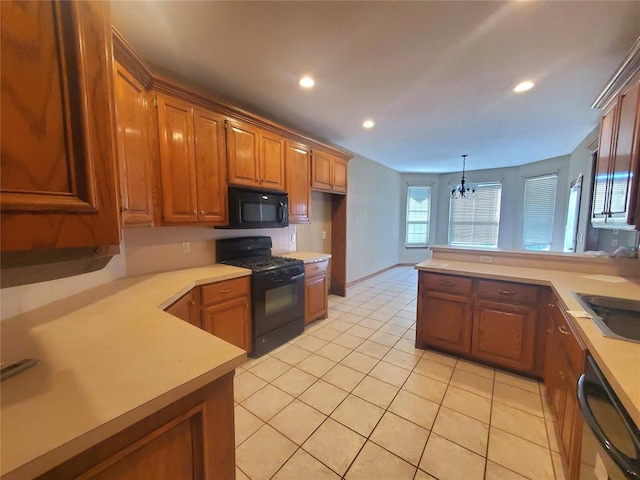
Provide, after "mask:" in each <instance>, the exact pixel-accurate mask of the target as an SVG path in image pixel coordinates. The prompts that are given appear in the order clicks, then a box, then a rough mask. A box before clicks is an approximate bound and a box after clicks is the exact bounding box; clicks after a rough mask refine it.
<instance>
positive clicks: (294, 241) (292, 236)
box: [291, 233, 296, 243]
mask: <svg viewBox="0 0 640 480" xmlns="http://www.w3.org/2000/svg"><path fill="white" fill-rule="evenodd" d="M291 243H296V234H295V233H292V234H291Z"/></svg>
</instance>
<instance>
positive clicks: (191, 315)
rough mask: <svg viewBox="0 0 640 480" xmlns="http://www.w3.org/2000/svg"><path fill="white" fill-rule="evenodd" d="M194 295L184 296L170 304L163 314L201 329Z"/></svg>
mask: <svg viewBox="0 0 640 480" xmlns="http://www.w3.org/2000/svg"><path fill="white" fill-rule="evenodd" d="M194 295H195V292H194V291H191V292H189V293H186V294H184V295H183V296H182V297H180V298H179V299H178V300H176V301H175V302H174V303H173V304H171V305H170V306H169V307H168V308H167V309H166V310H165V312H167V313H170V314H171V315H173V316H174V317H178V318H179V319H180V320H184V321H185V322H187V323H190V324H191V325H195V326H196V327H198V328H201V321H200V315H199V312H198V307H197V305H196V301H195V298H194Z"/></svg>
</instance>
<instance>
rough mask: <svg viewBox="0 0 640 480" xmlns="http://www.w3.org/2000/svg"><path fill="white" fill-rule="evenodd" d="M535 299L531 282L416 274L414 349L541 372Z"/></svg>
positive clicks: (539, 324)
mask: <svg viewBox="0 0 640 480" xmlns="http://www.w3.org/2000/svg"><path fill="white" fill-rule="evenodd" d="M538 297H539V287H537V286H535V285H526V284H518V283H513V282H503V281H495V280H484V279H475V278H471V277H464V276H460V275H446V274H439V273H429V272H420V274H419V277H418V306H417V322H416V347H417V348H426V347H435V348H438V349H442V350H445V351H447V352H450V353H455V354H459V355H462V356H466V357H468V358H471V359H473V360H477V361H481V362H487V363H490V364H492V365H495V366H498V367H503V368H506V369H509V370H515V371H518V372H522V373H527V374H530V375H538V376H539V375H542V367H543V364H544V348H543V347H544V345H542V346H540V345H538V343H539V342H540V341H542V340H544V338H542V340H539V338H540V335H538V332H537V329H538V328H539V327H541V328H544V327H546V321H543V320H539V319H538V308H537V306H536V305H537V303H538Z"/></svg>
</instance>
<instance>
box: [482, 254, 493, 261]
mask: <svg viewBox="0 0 640 480" xmlns="http://www.w3.org/2000/svg"><path fill="white" fill-rule="evenodd" d="M492 260H493V258H491V257H486V256H484V255H481V256H480V261H481V262H482V263H491V261H492Z"/></svg>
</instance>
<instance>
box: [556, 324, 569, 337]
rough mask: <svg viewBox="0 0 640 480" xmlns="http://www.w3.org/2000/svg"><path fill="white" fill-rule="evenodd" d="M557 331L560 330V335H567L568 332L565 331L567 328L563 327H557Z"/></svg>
mask: <svg viewBox="0 0 640 480" xmlns="http://www.w3.org/2000/svg"><path fill="white" fill-rule="evenodd" d="M558 330H560V333H561V334H563V335H569V330H567V327H565V326H564V325H560V326H559V327H558Z"/></svg>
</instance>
